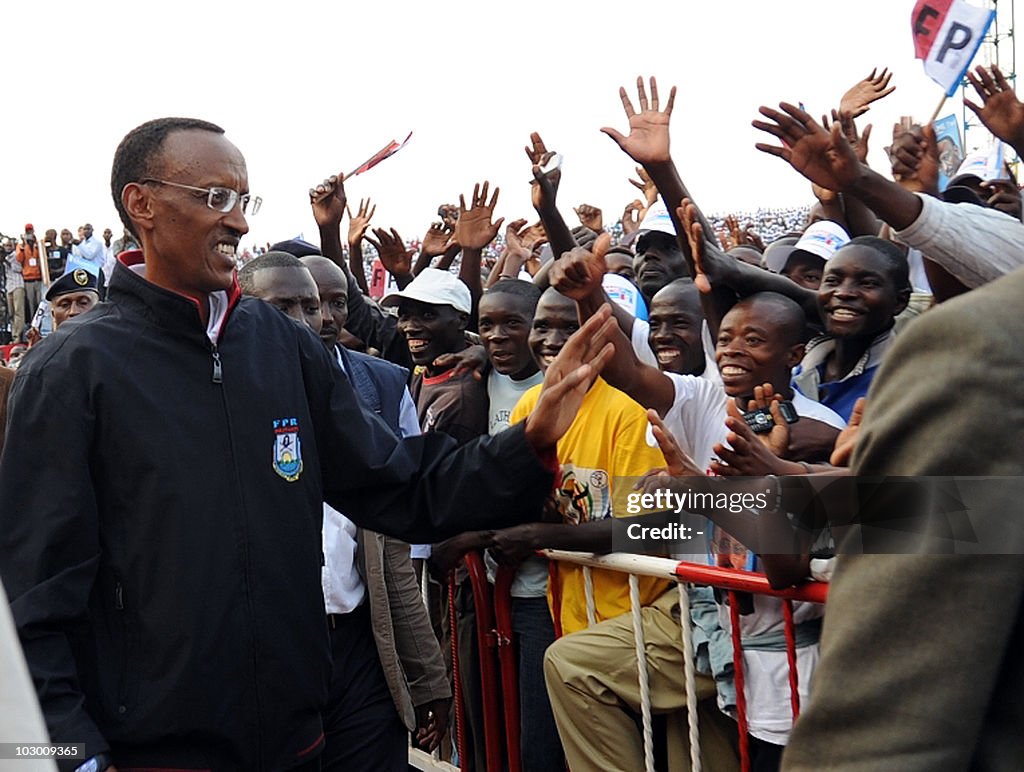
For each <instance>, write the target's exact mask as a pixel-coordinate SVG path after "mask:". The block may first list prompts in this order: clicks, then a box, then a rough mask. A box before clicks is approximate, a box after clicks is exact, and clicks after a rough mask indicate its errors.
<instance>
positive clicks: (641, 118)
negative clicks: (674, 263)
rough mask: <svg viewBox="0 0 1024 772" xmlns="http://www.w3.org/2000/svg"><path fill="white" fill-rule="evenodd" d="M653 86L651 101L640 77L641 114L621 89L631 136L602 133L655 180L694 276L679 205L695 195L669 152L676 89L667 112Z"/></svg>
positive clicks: (607, 130)
mask: <svg viewBox="0 0 1024 772" xmlns="http://www.w3.org/2000/svg"><path fill="white" fill-rule="evenodd" d="M650 87H651V96H650V101H648V98H647V90H646V88H645V87H644V80H643V78H639V77H638V78H637V79H636V88H637V98H638V104H639V107H640V111H639V112H637V110H636V109H634V107H633V103H632V102H631V101H630V99H629V95H628V94H627V93H626V89H624V88H620V89H619V98H620V99H621V100H622V107H623V109H624V110H625V112H626V118H627V119H628V120H629V135H628V136H624V135H622V134H621V133H620V132H619V131H617V130H616V129H613V128H611V127H607V126H606V127H604V128H602V129H601V131H603V132H604V133H605V134H607V135H608V136H609V137H611V138H612V139H613V140H615V142H616V144H617V145H618V146H619V148H620V149H621V150H622V151H623V152H624V153H626V155H628V156H629V157H630V158H632V159H633V160H634V161H636V162H637V163H638V164H640V165H641V166H642V167H643V168H644V170H645V171H646V172H647V174H648V175H649V176H650V179H651V181H652V182H653V183H654V185H655V186H656V187H657V189H658V192H659V193H661V197H662V199H663V200H664V202H665V207H666V208H667V209H668V211H669V216H670V217H671V218H672V224H673V225H675V227H676V234H677V235H678V236H679V238H678V241H679V248H680V250H681V251H682V253H683V257H684V258H685V259H686V262H687V265H688V266H689V268H690V275H691V277H692V276H693V257H692V254H691V252H690V244H689V241H687V239H686V238H685V237H684V236H682V230H681V229H680V224H679V220H678V217H677V215H676V207H678V206H679V202H680V201H682V200H683V199H684V198H689V199H691V200H692V196H691V195H690V192H689V191H688V190H687V189H686V186H685V185H684V184H683V181H682V179H681V178H680V176H679V171H678V170H677V169H676V165H675V162H673V160H672V156H671V155H670V153H669V120H670V118H671V116H672V108H673V106H674V104H675V98H676V88H675V86H673V87H672V89H671V91H669V97H668V102H667V103H666V104H665V109H664V110H659V107H660V100H659V96H658V82H657V81H656V80H655V79H654V78H651V79H650ZM697 216H698V218H699V219H700V221H701V223H702V225H703V226H704V235H705V238H709V239H714V238H715V237H714V235H713V234H714V231H713V229H712V228H711V226H710V225H709V224H708V222H707V220H706V219H705V218H704V215H703V214H701V213H700V211H699V210H697ZM716 243H717V242H716Z"/></svg>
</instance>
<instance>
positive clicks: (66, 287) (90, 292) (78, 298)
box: [46, 268, 100, 330]
mask: <svg viewBox="0 0 1024 772" xmlns="http://www.w3.org/2000/svg"><path fill="white" fill-rule="evenodd" d="M46 301H47V302H48V303H49V304H50V314H51V315H52V316H53V329H54V330H56V329H57V328H58V327H60V326H61V325H62V324H64V322H66V321H67V320H68V319H74V318H75V317H76V316H78V315H80V314H84V313H85V312H86V311H88V310H90V309H91V308H92V307H93V306H95V305H96V304H97V303H99V302H100V293H99V289H97V280H96V277H95V276H93V275H92V274H91V273H89V272H88V271H86V270H84V269H82V268H76V269H75V270H73V271H72V272H71V273H66V274H64V275H63V276H61V277H60V278H59V279H57V280H56V281H55V282H54V283H53V284H51V285H50V289H49V290H47V292H46Z"/></svg>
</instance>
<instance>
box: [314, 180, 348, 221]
mask: <svg viewBox="0 0 1024 772" xmlns="http://www.w3.org/2000/svg"><path fill="white" fill-rule="evenodd" d="M344 177H345V175H344V174H340V173H339V174H332V175H331V176H330V177H328V178H327V179H325V180H324V181H323V182H321V183H320V184H319V185H316V186H315V187H312V188H310V189H309V204H310V206H311V207H312V208H313V218H314V219H315V220H316V224H317V225H318V226H320V227H321V228H324V227H334V228H336V227H338V226H340V225H341V219H342V217H344V216H345V208H346V204H347V203H348V199H347V198H346V197H345V185H344V183H343V182H342V180H343V179H344Z"/></svg>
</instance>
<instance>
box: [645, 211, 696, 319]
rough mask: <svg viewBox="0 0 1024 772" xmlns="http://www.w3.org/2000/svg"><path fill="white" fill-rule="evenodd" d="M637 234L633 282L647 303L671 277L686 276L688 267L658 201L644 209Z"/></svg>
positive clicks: (673, 230) (672, 279)
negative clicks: (645, 212) (644, 213)
mask: <svg viewBox="0 0 1024 772" xmlns="http://www.w3.org/2000/svg"><path fill="white" fill-rule="evenodd" d="M639 234H640V235H639V236H638V237H637V240H636V257H634V258H633V267H634V269H635V271H636V283H637V285H638V286H639V287H640V291H641V292H642V293H643V296H644V300H645V301H647V304H648V305H650V303H651V300H652V299H653V298H654V296H655V294H656V293H657V292H658V290H660V289H661V288H662V287H664V286H665V285H666V284H668V283H669V282H671V281H674V280H675V279H681V278H683V277H686V276H689V269H688V268H687V266H686V258H685V257H684V256H683V253H682V251H681V250H680V249H679V244H678V242H677V241H676V232H675V229H674V228H673V226H672V220H671V218H670V217H669V214H668V210H667V209H666V208H665V205H664V204H663V203H661V201H658V202H656V203H655V204H654V205H653V206H651V208H650V209H648V210H647V214H646V216H645V217H644V219H643V222H641V223H640V231H639Z"/></svg>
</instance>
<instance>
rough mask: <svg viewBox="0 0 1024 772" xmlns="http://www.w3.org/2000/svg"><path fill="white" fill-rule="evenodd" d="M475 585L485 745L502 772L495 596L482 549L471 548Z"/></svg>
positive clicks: (491, 769) (491, 768) (493, 769)
mask: <svg viewBox="0 0 1024 772" xmlns="http://www.w3.org/2000/svg"><path fill="white" fill-rule="evenodd" d="M465 564H466V569H467V571H468V572H469V583H470V587H472V588H473V607H474V609H475V613H476V645H477V654H478V657H479V658H480V700H481V703H482V708H483V717H484V748H485V753H486V756H487V772H502V769H503V765H502V751H503V748H502V742H501V734H502V732H501V723H500V720H501V713H500V711H499V709H498V692H499V687H498V674H497V668H496V666H495V661H494V660H495V650H496V648H497V644H496V636H495V632H494V600H493V598H492V597H491V585H490V584H489V583H488V581H487V569H486V568H485V567H484V561H483V556H482V554H481V553H479V552H470V553H467V554H466V558H465Z"/></svg>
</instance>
